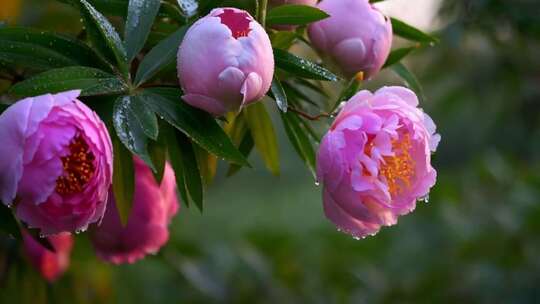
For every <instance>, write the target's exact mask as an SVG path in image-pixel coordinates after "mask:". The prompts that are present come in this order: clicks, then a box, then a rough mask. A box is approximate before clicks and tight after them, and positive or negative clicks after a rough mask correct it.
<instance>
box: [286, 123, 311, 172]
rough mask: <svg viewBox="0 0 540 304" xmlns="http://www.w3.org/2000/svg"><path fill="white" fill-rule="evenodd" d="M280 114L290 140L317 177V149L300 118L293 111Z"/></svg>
mask: <svg viewBox="0 0 540 304" xmlns="http://www.w3.org/2000/svg"><path fill="white" fill-rule="evenodd" d="M280 114H281V119H282V120H283V125H284V126H285V133H287V137H288V138H289V141H290V142H291V143H292V145H293V147H294V149H295V150H296V153H298V155H299V156H300V158H301V159H302V160H303V161H304V163H306V165H307V167H308V169H309V170H310V172H311V174H312V175H313V177H314V178H315V177H316V176H317V169H316V168H317V167H316V158H315V150H314V148H313V145H312V143H311V141H310V140H309V137H308V135H307V134H306V131H304V129H303V128H302V123H301V120H300V118H299V117H298V116H296V115H295V114H293V113H280Z"/></svg>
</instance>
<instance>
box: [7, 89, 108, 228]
mask: <svg viewBox="0 0 540 304" xmlns="http://www.w3.org/2000/svg"><path fill="white" fill-rule="evenodd" d="M79 93H80V92H79V91H69V92H64V93H60V94H56V95H51V94H47V95H42V96H38V97H31V98H26V99H24V100H21V101H19V102H17V103H15V104H14V105H12V106H11V107H9V108H8V109H7V110H6V111H5V112H4V113H2V115H0V138H2V144H1V145H0V155H1V156H2V157H0V172H2V174H0V199H1V200H2V202H3V203H4V204H6V205H8V206H11V205H13V206H15V208H16V215H17V217H18V218H19V219H21V220H22V221H23V222H25V223H26V224H28V226H29V227H33V228H39V229H41V234H44V235H49V234H56V233H59V232H64V231H67V232H69V231H79V230H85V229H86V227H87V226H88V224H90V223H93V222H96V221H98V220H99V219H101V217H102V216H103V213H104V211H105V206H106V203H107V195H108V189H109V187H110V185H111V179H112V146H111V140H110V138H109V133H108V132H107V128H106V127H105V125H104V124H103V122H102V121H101V120H100V119H99V117H98V116H97V114H96V113H94V112H93V111H92V110H90V109H89V108H88V107H87V106H86V105H84V104H83V103H82V102H80V101H79V100H77V97H78V96H79Z"/></svg>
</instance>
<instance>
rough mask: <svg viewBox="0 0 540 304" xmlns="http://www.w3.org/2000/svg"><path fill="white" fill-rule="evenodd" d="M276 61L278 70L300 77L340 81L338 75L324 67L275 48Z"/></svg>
mask: <svg viewBox="0 0 540 304" xmlns="http://www.w3.org/2000/svg"><path fill="white" fill-rule="evenodd" d="M274 59H275V62H276V66H277V67H278V68H280V69H282V70H284V71H287V72H289V73H291V74H293V75H295V76H298V77H303V78H309V79H318V80H327V81H338V80H339V78H338V77H337V76H336V75H334V74H333V73H332V72H330V71H329V70H327V69H325V68H323V67H322V66H320V65H318V64H316V63H314V62H312V61H309V60H307V59H304V58H301V57H298V56H296V55H293V54H291V53H289V52H287V51H284V50H280V49H276V48H274Z"/></svg>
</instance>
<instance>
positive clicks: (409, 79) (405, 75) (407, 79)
mask: <svg viewBox="0 0 540 304" xmlns="http://www.w3.org/2000/svg"><path fill="white" fill-rule="evenodd" d="M392 70H393V71H394V73H396V74H397V75H398V76H399V77H401V79H403V82H404V83H405V85H406V86H407V87H408V88H410V89H411V90H413V91H415V92H416V94H418V97H419V98H420V101H422V100H425V97H424V90H423V89H422V86H421V85H420V82H419V81H418V79H417V78H416V76H414V74H413V73H412V72H411V71H409V69H408V68H407V67H406V66H405V65H403V64H402V63H396V64H394V65H393V66H392Z"/></svg>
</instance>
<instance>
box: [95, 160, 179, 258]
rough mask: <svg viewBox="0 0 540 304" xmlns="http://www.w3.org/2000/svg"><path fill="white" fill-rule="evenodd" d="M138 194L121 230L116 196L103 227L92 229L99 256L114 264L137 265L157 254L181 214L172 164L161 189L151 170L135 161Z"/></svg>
mask: <svg viewBox="0 0 540 304" xmlns="http://www.w3.org/2000/svg"><path fill="white" fill-rule="evenodd" d="M134 162H135V193H134V199H133V206H132V209H131V214H130V216H129V219H128V222H127V225H126V226H125V227H122V224H121V222H120V216H119V215H118V210H117V209H116V202H115V201H114V195H112V194H111V195H110V202H109V207H108V208H107V211H106V212H105V217H104V218H103V222H102V223H101V225H98V226H96V227H93V228H92V229H91V230H90V233H91V239H92V243H93V244H94V249H95V250H96V253H97V255H98V256H99V257H101V258H102V259H104V260H105V261H108V262H111V263H113V264H122V263H134V262H135V261H137V260H140V259H142V258H144V256H145V255H147V254H154V253H157V252H158V250H159V248H160V247H161V246H163V245H165V243H166V242H167V240H168V239H169V231H168V228H167V226H168V225H169V222H170V221H171V219H172V217H173V216H174V215H175V214H176V212H177V211H178V207H179V204H178V200H177V197H176V180H175V178H174V172H173V170H172V168H171V166H170V165H169V164H166V166H165V173H164V176H163V180H162V182H161V186H159V185H158V184H157V182H156V180H155V178H154V176H153V175H152V171H150V169H149V168H148V167H147V166H146V165H145V164H144V163H143V162H142V161H141V160H140V159H137V158H135V159H134Z"/></svg>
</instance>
